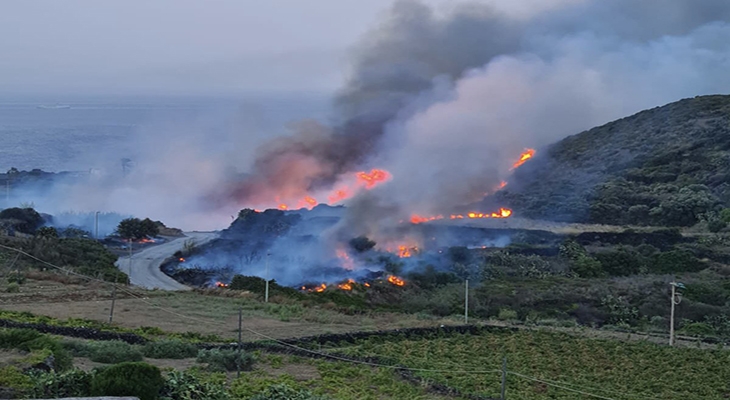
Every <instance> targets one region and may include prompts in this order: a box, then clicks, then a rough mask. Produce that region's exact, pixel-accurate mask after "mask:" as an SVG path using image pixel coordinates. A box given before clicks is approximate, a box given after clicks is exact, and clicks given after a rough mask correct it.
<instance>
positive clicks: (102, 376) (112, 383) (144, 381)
mask: <svg viewBox="0 0 730 400" xmlns="http://www.w3.org/2000/svg"><path fill="white" fill-rule="evenodd" d="M164 384H165V381H164V380H163V379H162V375H161V374H160V369H159V368H157V367H155V366H154V365H149V364H146V363H142V362H134V363H121V364H117V365H113V366H111V367H107V368H104V369H101V370H99V372H97V373H96V374H95V375H94V377H93V378H92V379H91V395H92V396H136V397H139V398H140V400H154V399H156V398H157V396H158V394H159V393H160V389H162V387H163V385H164Z"/></svg>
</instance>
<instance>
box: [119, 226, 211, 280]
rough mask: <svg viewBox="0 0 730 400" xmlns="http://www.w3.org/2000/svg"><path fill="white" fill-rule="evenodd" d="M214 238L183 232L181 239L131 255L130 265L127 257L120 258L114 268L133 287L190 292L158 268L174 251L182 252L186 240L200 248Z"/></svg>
mask: <svg viewBox="0 0 730 400" xmlns="http://www.w3.org/2000/svg"><path fill="white" fill-rule="evenodd" d="M216 237H218V233H216V232H185V236H183V237H180V238H176V239H173V240H171V241H169V242H167V243H164V244H160V245H157V246H152V247H148V248H146V249H144V250H142V251H140V252H138V253H133V254H132V260H131V263H130V260H129V256H126V257H120V258H119V259H118V260H117V262H116V266H117V268H119V270H121V271H122V272H126V273H127V274H128V275H129V278H130V281H131V283H132V285H134V286H139V287H142V288H145V289H162V290H190V288H189V287H188V286H185V285H183V284H182V283H180V282H178V281H176V280H174V279H172V278H170V277H169V276H167V275H165V274H164V273H163V272H162V271H160V266H161V265H162V263H163V262H164V261H165V259H166V258H168V257H171V256H172V255H173V254H174V253H175V252H176V251H178V250H182V248H183V247H184V246H185V242H187V241H188V240H192V241H193V243H195V245H196V246H200V245H202V244H205V243H207V242H209V241H211V240H213V239H215V238H216ZM130 268H131V271H130ZM130 272H131V273H130Z"/></svg>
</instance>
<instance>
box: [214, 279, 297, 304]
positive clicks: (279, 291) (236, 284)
mask: <svg viewBox="0 0 730 400" xmlns="http://www.w3.org/2000/svg"><path fill="white" fill-rule="evenodd" d="M228 288H229V289H233V290H246V291H249V292H252V293H256V294H264V292H265V291H266V280H265V279H263V278H259V277H258V276H246V275H235V276H234V277H233V279H232V280H231V283H230V285H228ZM269 295H271V296H273V295H280V296H285V297H292V298H302V296H303V294H302V293H300V292H299V291H298V290H296V289H294V288H290V287H286V286H281V285H279V284H278V283H276V281H275V280H273V279H272V280H270V281H269Z"/></svg>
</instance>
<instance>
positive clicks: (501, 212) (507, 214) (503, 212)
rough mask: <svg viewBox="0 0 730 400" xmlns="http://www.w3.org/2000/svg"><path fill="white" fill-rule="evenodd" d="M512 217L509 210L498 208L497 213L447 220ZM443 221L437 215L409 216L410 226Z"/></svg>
mask: <svg viewBox="0 0 730 400" xmlns="http://www.w3.org/2000/svg"><path fill="white" fill-rule="evenodd" d="M511 216H512V210H510V209H509V208H504V207H502V208H500V209H499V211H497V212H491V213H480V212H470V213H466V214H451V215H450V216H449V219H465V218H469V219H485V218H509V217H511ZM440 219H444V217H443V216H442V215H438V216H436V217H423V216H420V215H416V214H413V215H412V216H411V223H412V224H420V223H423V222H429V221H436V220H440Z"/></svg>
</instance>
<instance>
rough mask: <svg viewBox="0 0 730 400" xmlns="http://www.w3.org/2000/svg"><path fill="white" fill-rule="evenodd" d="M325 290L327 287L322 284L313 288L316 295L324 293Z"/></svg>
mask: <svg viewBox="0 0 730 400" xmlns="http://www.w3.org/2000/svg"><path fill="white" fill-rule="evenodd" d="M325 289H327V285H325V284H324V283H323V284H321V285H319V286H317V287H315V288H314V291H315V292H317V293H322V292H324V291H325Z"/></svg>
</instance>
